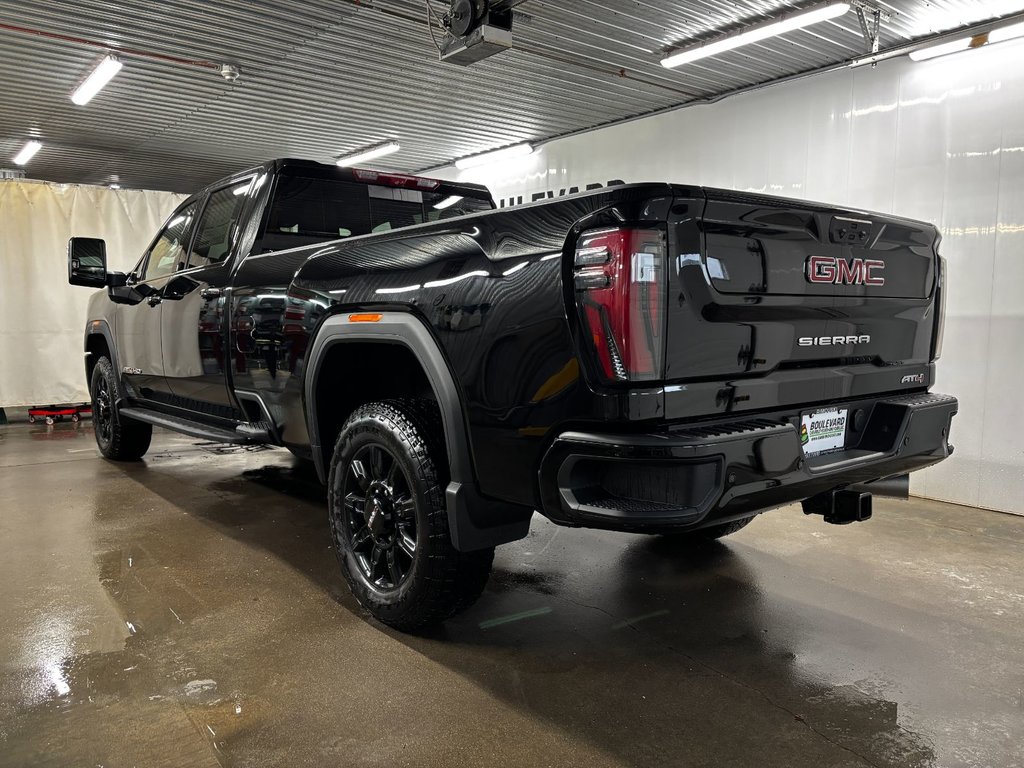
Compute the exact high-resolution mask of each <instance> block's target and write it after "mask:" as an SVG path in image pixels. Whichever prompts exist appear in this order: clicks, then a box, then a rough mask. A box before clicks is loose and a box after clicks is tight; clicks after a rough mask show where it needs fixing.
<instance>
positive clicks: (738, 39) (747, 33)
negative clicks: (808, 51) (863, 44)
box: [661, 3, 850, 69]
mask: <svg viewBox="0 0 1024 768" xmlns="http://www.w3.org/2000/svg"><path fill="white" fill-rule="evenodd" d="M849 10H850V3H828V4H826V5H822V6H818V7H817V8H812V9H811V10H808V11H801V12H799V13H788V14H785V15H783V16H780V17H778V18H775V19H771V20H769V21H765V22H762V23H760V24H755V25H753V26H751V27H748V28H747V29H744V30H742V31H740V32H736V33H734V34H731V35H727V36H726V37H723V38H719V39H718V40H713V41H710V42H707V43H701V44H700V45H695V46H693V47H690V48H686V49H684V50H682V51H679V52H678V53H673V54H672V55H671V56H666V57H665V58H664V59H662V60H661V65H662V66H663V67H666V68H668V69H672V68H673V67H680V66H682V65H683V64H689V63H690V62H693V61H697V60H698V59H703V58H706V57H708V56H717V55H718V54H720V53H725V52H726V51H731V50H732V49H734V48H739V47H740V46H743V45H750V44H751V43H757V42H760V41H761V40H767V39H768V38H769V37H775V36H776V35H784V34H785V33H787V32H792V31H793V30H795V29H802V28H803V27H808V26H810V25H811V24H818V23H819V22H822V21H828V20H829V19H836V18H839V17H840V16H843V15H844V14H846V13H847V12H849Z"/></svg>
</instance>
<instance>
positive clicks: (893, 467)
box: [69, 160, 957, 630]
mask: <svg viewBox="0 0 1024 768" xmlns="http://www.w3.org/2000/svg"><path fill="white" fill-rule="evenodd" d="M938 239H939V238H938V234H937V232H936V230H935V228H934V227H933V226H931V225H930V224H924V223H920V222H916V221H909V220H906V219H901V218H896V217H893V216H888V215H881V214H876V213H865V212H862V211H849V210H840V209H836V208H831V207H826V206H823V205H818V204H815V203H808V202H800V201H796V200H786V199H780V198H773V197H766V196H762V195H756V194H748V193H742V192H730V191H725V190H721V189H710V188H704V187H699V186H686V185H679V184H663V183H659V184H654V183H652V184H624V185H616V186H612V187H606V188H602V189H596V190H591V191H588V192H585V193H582V194H574V195H570V196H567V197H563V198H559V199H554V200H546V201H543V202H538V203H534V204H529V205H523V206H519V207H514V208H507V209H500V210H496V209H495V206H494V202H493V200H492V198H491V196H490V193H489V192H488V191H487V190H486V189H485V188H484V187H481V186H476V185H470V184H461V183H451V182H448V181H439V180H434V179H427V178H420V177H415V176H406V175H400V174H393V173H382V172H376V171H369V170H352V169H340V168H337V167H334V166H325V165H321V164H318V163H313V162H307V161H300V160H277V161H273V162H268V163H266V164H264V165H262V166H260V167H257V168H253V169H250V170H247V171H244V172H242V173H239V174H236V175H235V176H232V177H230V178H227V179H225V180H223V181H220V182H218V183H216V184H213V185H212V186H210V187H208V188H207V189H205V190H203V191H202V192H199V193H198V194H196V195H193V196H192V197H189V198H188V199H187V200H185V201H184V202H183V203H182V204H181V205H180V206H178V208H177V210H175V211H174V213H173V214H172V215H171V217H170V219H169V220H168V221H167V223H166V225H165V226H164V227H163V229H162V230H161V231H160V232H159V234H157V236H156V237H155V238H154V239H153V242H152V244H151V245H150V246H149V248H147V249H146V251H145V253H144V254H143V255H142V257H141V258H140V259H139V261H138V263H137V264H136V265H135V268H134V269H133V270H132V271H131V272H130V273H129V274H124V273H118V272H109V271H108V270H107V266H106V249H105V246H104V244H103V241H102V240H96V239H87V238H73V239H72V240H71V242H70V244H69V279H70V282H71V283H73V284H75V285H87V286H95V287H100V288H103V290H102V291H98V292H96V294H95V295H94V296H92V298H91V301H90V304H89V316H88V319H87V322H86V327H85V353H86V364H85V368H86V376H87V377H88V380H89V385H90V391H91V395H92V401H93V414H94V422H95V432H96V440H97V443H98V444H99V449H100V451H101V452H102V454H103V455H104V456H105V457H108V458H110V459H116V460H138V459H139V458H140V457H142V456H143V454H145V453H146V450H147V448H148V447H149V444H150V437H151V434H152V428H153V426H154V425H157V426H161V427H166V428H168V429H172V430H177V431H178V432H182V433H184V434H187V435H192V436H195V437H197V438H202V439H204V440H208V441H222V442H225V443H264V444H269V445H274V446H283V447H285V448H287V449H289V450H290V451H292V452H293V453H295V454H296V455H298V456H300V457H302V458H305V459H308V460H310V461H312V462H313V463H314V464H315V466H316V470H317V472H318V474H319V477H320V479H321V480H322V481H323V482H324V483H325V484H326V485H327V488H328V506H329V510H328V511H329V517H330V526H331V531H332V536H333V544H334V546H335V549H336V550H337V554H338V556H339V560H340V563H341V566H342V570H343V572H344V575H345V577H346V579H347V581H348V583H349V585H350V586H351V588H352V591H353V593H354V594H355V596H356V597H357V598H358V600H359V602H360V603H361V604H362V605H363V606H364V607H365V608H366V609H368V610H369V612H370V613H372V614H373V615H374V616H375V617H376V618H378V619H379V620H380V621H382V622H384V623H386V624H389V625H391V626H394V627H397V628H400V629H403V630H414V629H416V628H418V627H422V626H424V625H426V624H429V623H433V622H438V621H443V620H444V619H446V618H448V617H450V616H452V615H453V614H455V613H456V612H457V611H459V610H461V609H463V608H465V607H467V606H468V605H469V604H471V603H472V602H473V601H475V600H476V599H477V598H478V597H479V596H480V594H481V592H482V590H483V588H484V584H485V582H486V580H487V576H488V573H489V571H490V568H491V562H492V559H493V555H494V548H495V546H497V545H500V544H504V543H507V542H511V541H515V540H517V539H521V538H523V537H524V536H526V535H527V532H528V530H529V526H530V519H531V517H532V515H533V514H534V511H535V510H536V511H539V512H540V514H542V515H544V516H545V517H547V518H548V519H550V520H551V521H553V522H555V523H558V524H560V525H566V526H585V527H593V528H604V529H611V530H619V531H633V532H645V533H652V534H662V535H670V536H677V537H683V538H690V539H700V538H708V537H719V536H723V535H725V534H729V533H733V532H735V531H737V530H739V529H740V528H742V527H743V526H745V525H746V524H747V523H748V522H750V520H751V519H752V518H753V517H754V516H755V515H757V514H758V513H760V512H762V511H764V510H766V509H769V508H772V507H778V506H781V505H785V504H789V503H792V502H796V501H802V502H803V505H804V510H805V511H806V512H807V513H808V514H812V513H815V514H820V515H823V516H824V518H825V520H826V521H827V522H832V523H848V522H853V521H858V520H864V519H867V518H868V517H870V514H871V497H872V496H871V495H872V493H882V494H887V495H897V494H899V493H900V491H901V489H902V491H903V492H905V488H906V484H905V481H906V477H907V474H908V473H909V472H911V471H913V470H917V469H920V468H922V467H927V466H929V465H931V464H935V463H936V462H939V461H941V460H942V459H943V458H945V457H946V456H948V455H949V454H950V453H951V452H952V450H953V449H952V446H951V445H950V444H949V442H948V441H949V430H950V424H951V421H952V418H953V415H954V414H955V413H956V410H957V401H956V399H955V398H953V397H950V396H947V395H941V394H933V393H931V392H929V389H930V387H931V386H932V382H933V377H934V373H935V360H936V359H937V358H938V357H939V353H940V349H941V346H942V326H943V296H944V292H945V287H944V285H943V274H944V268H943V261H942V259H941V258H940V257H939V255H938V252H937V243H938Z"/></svg>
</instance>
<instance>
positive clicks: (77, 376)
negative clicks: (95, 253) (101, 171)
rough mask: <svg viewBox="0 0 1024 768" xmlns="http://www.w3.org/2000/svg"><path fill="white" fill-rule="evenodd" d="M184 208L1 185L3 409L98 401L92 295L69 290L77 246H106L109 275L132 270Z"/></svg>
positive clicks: (151, 197) (48, 187) (131, 197)
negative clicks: (90, 361) (89, 358)
mask: <svg viewBox="0 0 1024 768" xmlns="http://www.w3.org/2000/svg"><path fill="white" fill-rule="evenodd" d="M182 199H183V196H182V195H176V194H172V193H170V192H152V191H141V190H122V189H118V190H114V189H108V188H107V187H94V186H85V185H77V184H51V183H48V182H37V181H21V180H3V181H0V407H5V408H12V407H18V406H29V405H46V404H51V403H77V402H86V401H87V400H88V399H89V391H88V387H87V386H86V381H85V366H84V363H83V350H82V334H83V333H84V331H85V312H86V304H87V302H88V300H89V295H90V293H91V292H92V289H90V288H81V287H77V286H72V285H68V272H67V242H68V238H70V237H72V236H78V237H101V238H103V239H104V240H106V241H107V266H108V268H109V269H111V270H120V271H127V270H128V269H130V268H131V267H132V266H134V264H135V262H136V261H137V260H138V258H139V256H140V255H141V254H142V251H143V250H144V249H145V247H146V246H147V245H148V244H149V241H150V240H151V239H152V238H153V236H154V235H155V234H156V232H157V230H158V229H159V227H160V225H161V224H162V223H163V222H164V220H165V219H166V218H167V216H169V215H170V213H171V211H173V210H174V207H175V206H176V205H177V204H178V203H179V202H180V201H181V200H182Z"/></svg>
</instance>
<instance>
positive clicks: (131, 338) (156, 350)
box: [114, 201, 198, 401]
mask: <svg viewBox="0 0 1024 768" xmlns="http://www.w3.org/2000/svg"><path fill="white" fill-rule="evenodd" d="M197 209H198V202H197V201H192V202H188V203H186V204H185V205H183V206H181V207H180V208H179V209H178V210H176V211H175V212H174V214H172V215H171V218H170V219H169V220H168V222H167V224H166V225H164V228H163V229H162V230H161V231H160V234H159V235H157V237H156V239H155V240H154V241H153V244H152V245H151V246H150V248H149V251H148V252H147V253H146V255H145V256H144V257H143V259H142V261H141V262H140V266H139V267H138V269H137V270H136V271H135V272H133V273H132V274H131V275H130V276H129V279H128V282H127V284H126V285H124V286H122V287H120V288H116V289H114V290H115V292H116V293H117V294H118V295H119V297H120V298H121V302H120V303H119V304H118V305H117V319H116V321H115V323H114V335H115V337H116V340H117V350H118V363H119V364H120V366H121V375H122V377H123V381H124V382H125V383H126V384H127V386H128V387H129V389H130V395H131V396H132V397H135V398H139V399H146V400H156V401H162V400H166V398H167V397H168V396H169V395H170V390H169V388H168V385H167V380H166V378H165V376H164V367H163V351H162V338H161V337H162V332H161V321H162V315H163V305H164V290H165V288H166V286H167V283H168V282H169V281H170V280H171V279H172V277H173V275H174V272H175V271H176V270H177V269H178V268H179V267H180V266H181V264H182V263H183V262H184V259H185V254H186V251H187V247H188V242H189V238H190V237H191V234H192V225H193V223H194V222H195V216H196V211H197Z"/></svg>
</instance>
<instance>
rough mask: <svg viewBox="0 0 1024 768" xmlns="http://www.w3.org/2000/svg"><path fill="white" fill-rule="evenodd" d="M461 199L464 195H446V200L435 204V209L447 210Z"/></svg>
mask: <svg viewBox="0 0 1024 768" xmlns="http://www.w3.org/2000/svg"><path fill="white" fill-rule="evenodd" d="M461 200H462V195H452V196H451V197H446V198H445V199H444V200H442V201H441V202H440V203H438V204H437V205H435V206H434V210H435V211H443V210H446V209H448V208H451V207H452V206H453V205H456V204H457V203H459V202H460V201H461Z"/></svg>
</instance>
